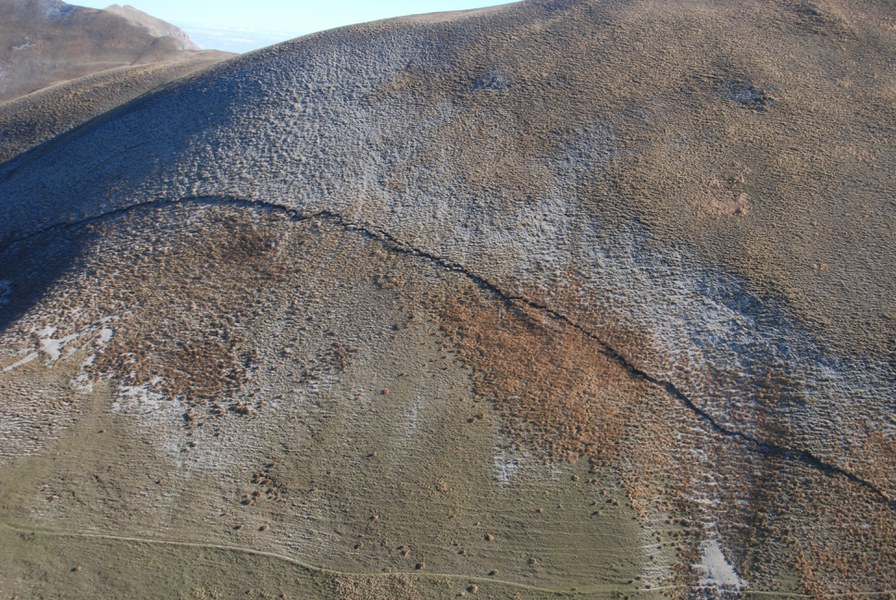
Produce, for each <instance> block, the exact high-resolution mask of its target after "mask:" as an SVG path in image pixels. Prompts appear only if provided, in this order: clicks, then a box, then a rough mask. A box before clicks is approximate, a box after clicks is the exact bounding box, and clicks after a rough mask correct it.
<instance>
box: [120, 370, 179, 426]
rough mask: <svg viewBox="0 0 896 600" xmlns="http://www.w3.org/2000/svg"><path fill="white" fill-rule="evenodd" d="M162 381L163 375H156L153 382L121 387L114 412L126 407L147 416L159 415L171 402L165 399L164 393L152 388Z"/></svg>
mask: <svg viewBox="0 0 896 600" xmlns="http://www.w3.org/2000/svg"><path fill="white" fill-rule="evenodd" d="M160 381H161V377H156V378H155V379H153V381H152V383H145V384H143V385H125V386H122V387H120V388H119V390H118V398H117V399H116V400H115V402H113V403H112V412H120V411H121V410H122V409H125V410H131V411H134V412H136V413H139V414H140V415H142V416H146V417H152V418H155V417H158V416H159V414H160V413H161V412H162V411H164V410H165V409H167V408H169V407H170V404H171V402H170V401H166V400H165V396H164V395H163V394H160V393H159V392H156V391H153V389H152V386H153V385H155V384H158V383H159V382H160Z"/></svg>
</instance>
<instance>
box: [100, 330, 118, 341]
mask: <svg viewBox="0 0 896 600" xmlns="http://www.w3.org/2000/svg"><path fill="white" fill-rule="evenodd" d="M113 335H115V330H114V329H110V328H109V327H103V328H102V329H101V330H100V343H101V344H106V343H108V342H109V340H111V339H112V336H113Z"/></svg>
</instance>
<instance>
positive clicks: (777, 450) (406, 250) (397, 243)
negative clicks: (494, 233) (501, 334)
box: [0, 196, 896, 510]
mask: <svg viewBox="0 0 896 600" xmlns="http://www.w3.org/2000/svg"><path fill="white" fill-rule="evenodd" d="M180 204H184V205H186V204H195V205H206V206H232V207H237V208H245V209H254V210H261V211H267V212H277V213H281V214H285V215H286V216H287V217H289V219H290V220H291V221H292V222H295V223H302V222H306V221H313V220H315V219H320V220H325V221H328V222H330V223H333V224H334V225H336V226H337V227H339V228H341V229H342V230H344V231H347V232H353V233H357V234H359V235H362V236H363V237H365V238H367V239H370V240H373V241H376V242H378V243H380V244H382V245H383V246H384V247H385V248H386V249H388V250H390V251H393V252H398V253H401V254H405V255H408V256H415V257H418V258H421V259H423V260H425V261H427V262H429V263H431V264H434V265H436V266H437V267H439V268H440V269H443V270H445V271H449V272H452V273H457V274H459V275H462V276H464V277H466V278H467V279H468V280H470V281H471V282H472V283H473V284H474V285H476V286H477V287H478V288H480V289H481V290H484V291H487V292H489V293H491V294H492V295H494V296H495V297H496V298H497V299H499V300H500V301H501V302H504V303H505V304H507V305H509V306H513V305H522V306H526V307H528V308H530V309H533V310H535V311H538V312H540V313H542V314H544V315H547V316H548V317H550V318H552V319H553V320H555V321H558V322H560V323H563V324H565V325H567V326H569V327H572V328H574V329H576V330H577V331H579V332H581V333H582V334H583V335H585V336H587V337H588V338H589V339H591V340H592V341H594V342H595V343H596V344H597V345H598V346H599V348H600V349H601V352H602V353H603V354H604V355H605V356H607V357H608V358H610V359H611V360H613V361H614V362H616V363H617V364H618V365H619V366H620V367H622V368H623V369H624V370H625V371H626V372H627V373H628V374H629V375H630V376H631V377H633V378H635V379H638V380H641V381H644V382H647V383H649V384H651V385H653V386H655V387H658V388H661V389H663V390H664V391H665V392H666V393H667V394H668V395H670V396H671V397H673V398H675V399H676V400H678V401H679V402H680V403H682V404H683V405H684V406H685V407H686V408H688V409H689V410H690V411H691V412H692V413H694V414H695V415H696V416H697V417H698V418H699V419H700V420H702V421H703V422H705V423H706V424H708V425H709V426H710V428H712V429H713V430H714V431H716V432H718V433H719V434H721V435H723V436H724V437H727V438H729V439H733V440H736V441H738V442H740V443H741V444H743V445H744V446H745V447H746V448H748V449H749V450H750V451H753V452H756V453H759V454H762V455H766V456H776V457H780V458H783V459H786V460H797V461H800V462H802V463H804V464H806V465H808V466H810V467H812V468H814V469H816V470H818V471H820V472H822V473H824V474H826V475H830V476H833V475H839V476H842V477H845V478H846V479H847V480H849V481H851V482H852V483H855V484H857V485H859V486H862V487H864V488H865V489H867V490H869V491H871V492H872V493H873V494H874V495H875V496H877V497H878V499H880V500H881V501H882V502H884V503H886V504H887V506H888V507H889V508H891V509H893V510H896V498H890V497H889V496H888V495H887V494H886V493H885V492H884V491H883V490H882V489H880V488H879V487H877V486H876V485H874V484H873V483H871V482H870V481H868V480H866V479H863V478H862V477H859V476H858V475H856V474H855V473H852V472H850V471H847V470H846V469H844V468H842V467H838V466H837V465H834V464H831V463H828V462H825V461H824V460H822V459H820V458H818V457H817V456H815V455H814V454H812V453H811V452H809V451H808V450H802V449H798V448H789V447H787V446H782V445H779V444H775V443H772V442H768V441H765V440H762V439H759V438H757V437H755V436H752V435H749V434H747V433H743V432H741V431H738V430H735V429H731V428H729V427H727V426H725V425H723V424H721V423H719V421H718V420H716V418H715V417H713V416H712V415H711V414H710V413H709V412H707V411H706V410H704V409H702V408H700V406H698V405H697V404H696V403H695V402H694V401H693V400H692V399H691V398H690V397H689V396H688V395H687V394H685V393H684V392H682V391H681V390H680V389H679V388H678V387H677V386H676V385H675V384H674V383H673V382H671V381H668V380H665V379H661V378H659V377H655V376H653V375H651V374H650V373H648V372H646V371H644V370H643V369H641V368H640V367H638V366H637V365H635V364H634V363H633V362H632V361H631V360H630V359H628V358H627V357H626V356H624V355H623V354H622V353H621V352H619V351H618V350H616V349H615V348H614V347H612V346H611V345H610V344H609V343H607V342H606V341H604V340H603V339H601V338H600V337H599V336H598V335H596V334H595V333H593V332H592V331H589V330H588V329H586V328H585V327H584V326H582V325H580V324H579V323H578V322H577V321H575V320H574V319H572V318H571V317H569V316H567V315H565V314H563V313H562V312H559V311H557V310H555V309H553V308H551V307H549V306H547V305H544V304H541V303H538V302H534V301H532V300H530V299H528V298H526V297H524V296H519V295H515V294H512V293H509V292H506V291H504V290H503V289H501V288H500V287H499V286H498V285H497V284H495V283H493V282H491V281H489V280H488V279H486V278H485V277H483V276H481V275H478V274H477V273H474V272H473V271H471V270H469V269H468V268H467V267H465V266H464V265H462V264H459V263H456V262H453V261H451V260H449V259H447V258H444V257H442V256H438V255H436V254H433V253H431V252H428V251H426V250H421V249H419V248H416V247H414V246H412V245H411V244H408V243H407V242H404V241H403V240H401V239H399V238H397V237H395V236H394V235H392V234H391V233H389V232H388V231H386V230H383V229H377V228H373V227H371V226H370V225H367V224H363V223H354V222H350V221H347V220H346V219H345V217H344V216H343V215H342V214H340V213H338V212H334V211H330V210H326V209H323V210H319V211H316V212H311V213H300V212H298V211H297V210H296V209H294V208H291V207H289V206H287V205H284V204H279V203H276V202H270V201H263V200H252V199H246V198H238V197H234V196H188V197H183V198H176V199H170V198H160V199H155V200H148V201H146V202H140V203H136V204H131V205H129V206H125V207H121V208H116V209H113V210H110V211H107V212H105V213H101V214H98V215H94V216H91V217H87V218H84V219H79V220H76V221H70V222H65V223H57V224H54V225H50V226H47V227H44V228H42V229H39V230H36V231H34V232H32V233H29V234H27V235H24V236H21V237H18V238H15V239H12V240H9V241H6V242H5V243H3V245H2V247H0V252H3V251H5V250H7V249H8V248H9V247H11V246H13V245H14V244H18V243H21V242H24V241H27V240H30V239H33V238H36V237H38V236H41V235H45V234H47V233H50V232H52V231H56V230H65V229H69V228H73V227H79V226H82V225H86V224H89V223H95V222H98V221H103V220H107V219H112V218H115V217H118V216H123V215H126V214H128V213H130V212H132V211H137V210H140V209H144V208H146V209H151V208H165V207H168V206H177V205H180Z"/></svg>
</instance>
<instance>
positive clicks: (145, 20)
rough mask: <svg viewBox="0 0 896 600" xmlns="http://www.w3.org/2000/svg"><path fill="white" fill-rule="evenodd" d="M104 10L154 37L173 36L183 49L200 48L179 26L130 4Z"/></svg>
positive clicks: (115, 5) (114, 5) (116, 5)
mask: <svg viewBox="0 0 896 600" xmlns="http://www.w3.org/2000/svg"><path fill="white" fill-rule="evenodd" d="M54 1H58V0H54ZM104 10H105V11H107V12H110V13H112V14H115V15H118V16H120V17H124V18H125V19H127V20H128V21H130V22H131V23H134V24H135V25H139V26H141V27H144V28H145V29H147V30H148V31H149V32H150V34H152V35H154V36H155V37H170V38H174V39H175V40H177V41H178V42H180V44H181V46H182V47H183V49H184V50H199V49H200V48H199V46H198V45H197V44H196V43H195V42H194V41H193V40H191V39H190V36H189V35H187V33H186V32H185V31H183V30H182V29H180V28H179V27H176V26H174V25H172V24H171V23H168V22H166V21H163V20H161V19H157V18H156V17H154V16H152V15H148V14H146V13H145V12H143V11H142V10H139V9H137V8H134V7H133V6H131V5H130V4H125V5H124V6H122V5H120V4H113V5H111V6H107V7H106V8H105V9H104Z"/></svg>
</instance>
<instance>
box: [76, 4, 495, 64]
mask: <svg viewBox="0 0 896 600" xmlns="http://www.w3.org/2000/svg"><path fill="white" fill-rule="evenodd" d="M67 1H68V3H69V4H75V5H78V6H89V7H92V8H105V7H107V6H109V5H110V4H115V3H116V2H115V1H114V0H105V1H103V0H100V1H99V2H93V1H90V0H86V1H85V0H67ZM507 1H508V0H314V1H312V0H238V1H237V0H219V1H217V2H208V1H207V0H206V1H204V2H200V1H199V0H123V1H122V0H118V2H117V3H118V4H130V5H131V6H133V7H134V8H137V9H139V10H142V11H143V12H145V13H149V14H150V15H152V16H154V17H157V18H159V19H162V20H164V21H168V22H169V23H173V24H174V25H177V26H178V27H180V28H181V29H183V30H184V31H186V32H187V33H188V34H189V35H190V37H191V38H192V39H193V41H194V42H196V43H197V44H199V45H200V46H201V47H203V48H214V49H216V50H229V51H230V52H248V51H249V50H254V49H256V48H262V47H264V46H269V45H271V44H275V43H277V42H282V41H285V40H289V39H292V38H294V37H298V36H300V35H306V34H309V33H314V32H315V31H322V30H324V29H332V28H333V27H340V26H342V25H351V24H353V23H363V22H365V21H375V20H377V19H386V18H389V17H400V16H403V15H412V14H420V13H429V12H439V11H445V10H465V9H469V8H479V7H482V6H491V5H495V4H503V3H504V2H507Z"/></svg>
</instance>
